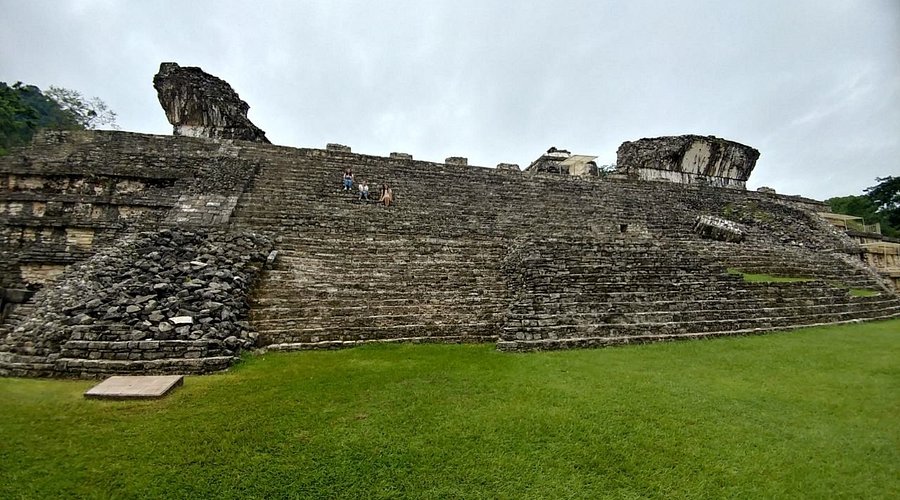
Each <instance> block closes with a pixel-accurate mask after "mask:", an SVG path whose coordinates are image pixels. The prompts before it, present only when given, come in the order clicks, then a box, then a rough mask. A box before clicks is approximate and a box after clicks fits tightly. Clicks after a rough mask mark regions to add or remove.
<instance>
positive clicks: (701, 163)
mask: <svg viewBox="0 0 900 500" xmlns="http://www.w3.org/2000/svg"><path fill="white" fill-rule="evenodd" d="M616 154H617V159H616V162H617V170H618V171H619V172H620V173H624V174H626V175H629V176H632V177H634V178H637V179H643V180H667V181H672V182H678V183H682V184H696V183H702V184H709V185H712V186H717V187H735V188H741V189H744V188H745V187H746V185H747V179H749V178H750V173H751V172H753V168H754V167H755V166H756V160H758V159H759V151H757V150H755V149H753V148H751V147H749V146H745V145H743V144H738V143H736V142H732V141H726V140H725V139H720V138H718V137H713V136H709V137H703V136H699V135H679V136H675V137H657V138H654V139H640V140H637V141H631V142H625V143H623V144H622V145H621V146H620V147H619V150H618V151H617V153H616Z"/></svg>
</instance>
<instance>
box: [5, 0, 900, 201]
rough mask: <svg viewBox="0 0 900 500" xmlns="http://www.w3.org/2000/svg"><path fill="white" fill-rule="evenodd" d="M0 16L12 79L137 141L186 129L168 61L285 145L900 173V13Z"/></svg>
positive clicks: (436, 157)
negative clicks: (77, 102)
mask: <svg viewBox="0 0 900 500" xmlns="http://www.w3.org/2000/svg"><path fill="white" fill-rule="evenodd" d="M0 4H2V11H3V12H4V16H3V17H2V18H0V47H2V48H0V50H2V52H0V81H6V82H8V83H13V82H16V81H22V82H25V83H30V84H34V85H37V86H39V87H41V88H42V89H46V88H47V87H49V86H50V85H57V86H62V87H68V88H72V89H76V90H79V91H81V92H82V93H84V94H86V95H88V96H98V97H100V98H102V99H103V100H104V101H106V103H107V104H108V105H109V106H110V107H111V108H112V109H113V110H114V111H116V112H117V113H118V115H119V119H118V122H119V125H120V126H121V127H122V129H123V130H128V131H135V132H146V133H154V134H170V133H171V131H172V128H171V126H170V125H169V124H168V122H167V121H166V119H165V115H164V114H163V111H162V108H161V107H160V106H159V102H158V101H157V98H156V91H155V90H154V89H153V86H152V79H153V75H154V74H155V73H156V72H157V70H158V68H159V63H160V62H163V61H174V62H177V63H179V64H181V65H182V66H200V67H201V68H203V69H204V70H205V71H206V72H208V73H211V74H213V75H216V76H218V77H220V78H223V79H224V80H226V81H227V82H229V83H230V84H231V85H232V87H234V89H235V90H236V91H237V92H238V94H240V96H241V98H242V99H243V100H245V101H247V103H248V104H249V105H250V108H251V109H250V119H251V120H252V121H253V122H254V123H255V124H256V125H257V126H259V127H260V128H262V129H263V130H265V131H266V134H267V136H268V137H269V139H271V140H272V142H274V143H276V144H282V145H288V146H296V147H324V145H325V144H326V143H328V142H338V143H342V144H347V145H349V146H351V147H352V148H353V151H355V152H361V153H368V154H377V155H387V154H388V153H389V152H391V151H400V152H407V153H411V154H413V155H414V156H415V158H417V159H423V160H431V161H443V159H444V158H446V157H448V156H466V157H468V158H469V164H475V165H483V166H494V165H496V164H497V163H500V162H507V163H518V164H520V165H522V167H525V166H527V165H528V163H529V162H530V161H531V160H533V159H535V158H536V157H537V156H539V155H540V153H542V152H543V151H545V150H546V149H547V148H548V147H550V146H557V147H560V148H566V149H569V150H571V151H572V152H573V153H578V154H592V155H596V156H598V157H599V158H598V163H600V164H609V163H614V162H615V154H616V149H617V148H618V146H619V144H621V143H622V142H623V141H627V140H634V139H639V138H642V137H656V136H661V135H678V134H688V133H693V134H701V135H716V136H719V137H724V138H726V139H730V140H734V141H738V142H741V143H744V144H748V145H750V146H753V147H755V148H757V149H759V150H760V152H761V153H762V156H761V157H760V159H759V162H758V163H757V167H756V170H755V171H754V173H753V175H752V176H751V177H750V187H751V188H756V187H759V186H763V185H765V186H771V187H774V188H775V189H776V190H777V191H778V192H781V193H787V194H802V195H804V196H810V197H813V198H819V199H824V198H828V197H831V196H838V195H846V194H860V193H861V192H862V190H863V189H864V188H865V187H867V186H871V185H873V184H874V183H875V180H874V179H875V177H876V176H882V177H883V176H887V175H900V0H855V1H849V0H848V1H837V0H813V1H789V0H774V1H770V0H747V1H730V0H728V1H726V0H720V1H664V0H658V1H634V0H621V1H616V2H611V1H600V0H594V1H584V2H577V1H554V2H512V1H508V0H507V1H498V2H493V1H489V0H475V1H468V0H452V1H447V2H443V1H441V2H432V1H427V0H417V1H410V2H405V1H404V2H399V1H398V2H393V1H381V2H375V1H357V2H343V1H335V0H325V1H305V2H303V1H297V2H290V1H284V2H266V1H258V2H248V1H240V2H238V1H226V0H218V1H215V2H212V1H210V2H206V1H190V2H189V1H137V0H135V1H101V0H90V1H88V0H82V1H62V0H56V1H35V0H17V1H13V0H0Z"/></svg>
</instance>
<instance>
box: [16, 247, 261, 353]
mask: <svg viewBox="0 0 900 500" xmlns="http://www.w3.org/2000/svg"><path fill="white" fill-rule="evenodd" d="M271 250H272V243H271V241H269V239H268V238H266V237H265V236H261V235H258V234H256V233H252V232H242V233H226V232H224V231H220V230H204V229H196V230H182V229H163V230H161V231H158V232H145V233H139V234H138V235H136V237H135V238H134V239H133V240H130V241H125V242H123V243H120V244H119V245H118V246H115V247H112V248H110V249H108V250H105V251H103V252H100V253H98V254H96V255H95V256H93V257H92V258H90V259H88V260H87V261H84V262H82V263H80V264H77V265H75V266H73V267H72V268H70V269H69V270H67V271H66V272H65V273H64V274H63V276H62V277H61V278H60V280H59V282H58V284H57V286H55V287H48V288H46V289H44V290H42V291H41V292H39V293H38V294H36V295H35V297H34V310H33V313H32V314H31V315H30V316H28V317H26V318H25V319H24V320H23V321H22V322H21V323H19V325H18V326H16V328H15V329H14V330H13V331H12V332H11V334H10V335H9V336H8V337H7V338H6V339H3V340H0V354H2V353H3V352H6V353H13V354H24V355H30V356H45V357H48V358H49V359H50V360H51V361H52V360H54V358H59V357H62V358H67V357H69V358H85V359H116V360H122V359H126V360H147V359H161V358H168V357H176V358H195V357H203V356H204V355H212V354H213V353H214V355H216V356H236V355H237V354H238V353H239V351H240V350H241V349H244V348H248V347H250V346H252V345H253V344H254V341H255V339H256V335H255V334H254V333H253V332H252V331H251V329H250V325H249V323H248V322H247V313H248V304H247V298H248V294H249V292H250V289H251V287H252V285H253V283H254V281H255V280H256V278H257V277H258V275H259V273H260V271H261V270H262V269H263V267H264V266H265V263H266V259H267V256H268V255H269V252H270V251H271ZM146 341H163V342H158V343H153V342H146ZM171 341H193V342H191V345H192V346H195V347H196V346H199V347H196V349H194V350H193V351H192V352H189V351H190V350H189V349H188V350H185V349H175V348H172V349H171V350H170V351H169V352H156V353H153V355H149V356H148V355H144V354H141V355H140V356H131V357H127V355H121V354H119V355H118V356H116V355H113V353H106V352H105V351H107V350H110V351H126V352H127V351H131V353H134V352H135V351H136V350H137V349H126V348H136V347H140V348H141V349H144V348H149V349H150V350H153V349H154V348H156V347H160V346H163V345H183V344H178V343H177V342H171ZM167 342H168V343H167ZM159 351H166V350H165V349H159ZM60 353H61V354H60Z"/></svg>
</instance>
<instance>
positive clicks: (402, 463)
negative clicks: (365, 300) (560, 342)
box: [0, 320, 900, 499]
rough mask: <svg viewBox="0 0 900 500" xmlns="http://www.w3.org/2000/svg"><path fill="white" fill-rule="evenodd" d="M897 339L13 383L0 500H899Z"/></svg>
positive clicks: (489, 351) (4, 407) (398, 351)
mask: <svg viewBox="0 0 900 500" xmlns="http://www.w3.org/2000/svg"><path fill="white" fill-rule="evenodd" d="M898 329H900V321H897V320H895V321H888V322H879V323H868V324H861V325H847V326H842V327H831V328H817V329H810V330H803V331H797V332H790V333H782V334H777V335H766V336H756V337H738V338H727V339H717V340H709V341H702V342H701V341H695V342H676V343H664V344H653V345H643V346H627V347H620V348H614V349H613V348H611V349H597V350H573V351H559V352H538V353H530V354H508V353H500V352H497V351H496V350H495V349H494V347H493V346H491V345H394V346H386V345H380V346H369V347H364V348H358V349H349V350H344V351H330V352H329V351H317V352H298V353H270V354H265V355H260V356H254V357H250V358H248V359H247V361H246V362H244V363H243V364H242V365H241V366H239V367H237V368H236V369H232V370H231V371H229V372H228V373H224V374H220V375H212V376H206V377H188V378H187V380H186V381H185V384H184V387H182V388H180V389H177V390H176V391H175V392H174V393H173V394H172V395H170V396H168V397H166V398H165V399H162V400H158V401H146V402H104V401H95V400H85V399H84V397H83V396H82V393H83V392H84V391H85V390H86V389H87V388H88V387H90V386H91V385H93V384H94V383H96V382H90V381H66V380H21V379H0V443H2V445H0V463H2V464H3V465H4V466H2V467H0V498H523V499H526V498H897V497H898V493H900V476H898V475H897V464H900V426H898V425H897V408H898V403H900V399H898V391H897V389H898V386H897V381H898V380H900V364H898V363H897V359H900V336H898V335H897V331H898Z"/></svg>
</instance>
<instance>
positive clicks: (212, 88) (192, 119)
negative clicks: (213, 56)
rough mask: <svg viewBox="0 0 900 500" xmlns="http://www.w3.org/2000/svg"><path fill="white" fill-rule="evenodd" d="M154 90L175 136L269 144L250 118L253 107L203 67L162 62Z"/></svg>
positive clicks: (263, 133) (154, 79) (154, 83)
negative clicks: (202, 68)
mask: <svg viewBox="0 0 900 500" xmlns="http://www.w3.org/2000/svg"><path fill="white" fill-rule="evenodd" d="M153 87H155V88H156V92H157V94H158V95H159V103H160V104H161V105H162V107H163V110H165V112H166V118H168V119H169V123H171V124H172V126H173V131H172V133H174V134H175V135H186V136H188V137H208V138H211V139H240V140H243V141H256V142H265V143H268V142H269V140H268V139H266V133H265V132H263V131H262V130H260V129H259V127H257V126H256V125H254V124H253V123H252V122H251V121H250V120H249V119H248V118H247V112H248V111H249V110H250V106H249V105H247V103H246V102H244V101H242V100H241V98H240V97H239V96H238V95H237V92H235V91H234V89H232V88H231V85H228V82H226V81H224V80H221V79H219V78H216V77H214V76H212V75H210V74H207V73H205V72H204V71H203V70H201V69H200V68H194V67H186V68H182V67H181V66H179V65H178V64H176V63H172V62H167V63H162V64H161V65H160V66H159V73H157V74H156V76H154V77H153Z"/></svg>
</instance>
